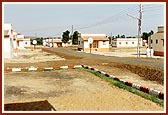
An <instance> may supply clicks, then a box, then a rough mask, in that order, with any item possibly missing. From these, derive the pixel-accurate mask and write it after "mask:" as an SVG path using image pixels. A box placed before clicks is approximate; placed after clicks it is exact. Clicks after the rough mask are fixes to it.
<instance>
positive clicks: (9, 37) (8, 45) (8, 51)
mask: <svg viewBox="0 0 168 115" xmlns="http://www.w3.org/2000/svg"><path fill="white" fill-rule="evenodd" d="M3 29H4V39H3V51H4V58H12V56H13V27H12V24H4V28H3Z"/></svg>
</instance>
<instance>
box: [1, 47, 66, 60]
mask: <svg viewBox="0 0 168 115" xmlns="http://www.w3.org/2000/svg"><path fill="white" fill-rule="evenodd" d="M58 60H65V59H64V58H61V57H59V56H57V55H54V54H51V53H47V52H43V51H42V50H41V49H36V50H31V49H22V50H19V51H17V55H16V56H14V57H13V59H5V60H4V61H5V63H34V62H46V61H58Z"/></svg>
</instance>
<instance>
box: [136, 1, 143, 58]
mask: <svg viewBox="0 0 168 115" xmlns="http://www.w3.org/2000/svg"><path fill="white" fill-rule="evenodd" d="M139 13H140V14H139V19H138V47H137V56H138V57H140V40H141V21H142V4H140V10H139Z"/></svg>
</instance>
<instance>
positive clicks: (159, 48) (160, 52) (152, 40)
mask: <svg viewBox="0 0 168 115" xmlns="http://www.w3.org/2000/svg"><path fill="white" fill-rule="evenodd" d="M164 41H165V37H164V27H163V26H159V27H158V31H157V32H156V33H155V34H153V35H151V36H150V37H149V39H148V46H149V48H151V47H152V48H153V50H154V55H156V56H164V45H165V44H164Z"/></svg>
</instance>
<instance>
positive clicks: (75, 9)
mask: <svg viewBox="0 0 168 115" xmlns="http://www.w3.org/2000/svg"><path fill="white" fill-rule="evenodd" d="M139 4H140V3H138V2H136V4H135V3H133V4H132V3H122V2H121V3H117V4H116V3H115V4H114V3H113V2H111V3H98V4H97V3H92V4H90V3H89V4H88V3H87V4H86V3H85V4H84V3H82V4H81V3H75V4H74V3H73V4H72V3H66V4H63V3H61V4H60V3H59V4H58V3H56V2H55V3H52V4H51V3H50V4H49V3H47V4H46V3H45V4H44V3H43V4H39V3H38V4H37V3H36V4H35V3H33V4H32V3H31V4H9V3H8V4H5V5H4V23H12V24H13V28H14V30H15V31H17V32H19V33H21V34H24V35H31V36H35V35H37V36H41V37H50V36H56V37H58V36H62V33H63V31H66V30H69V31H70V32H72V25H73V31H75V30H77V31H79V32H81V33H95V34H99V33H100V34H106V35H107V36H110V35H111V34H112V36H116V35H118V34H120V35H121V34H124V35H126V36H136V35H137V33H138V20H137V19H135V18H132V17H130V16H128V15H127V14H129V15H132V16H133V17H139ZM164 7H165V6H164V4H163V3H158V4H155V3H148V4H142V8H143V10H142V11H143V12H142V32H149V31H150V30H153V31H154V32H156V31H157V27H158V26H160V25H164V21H165V20H166V16H164V14H165V13H164Z"/></svg>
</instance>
